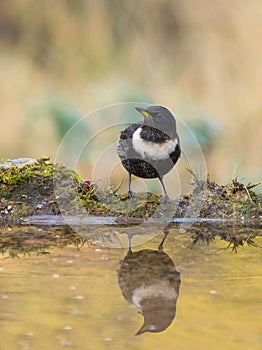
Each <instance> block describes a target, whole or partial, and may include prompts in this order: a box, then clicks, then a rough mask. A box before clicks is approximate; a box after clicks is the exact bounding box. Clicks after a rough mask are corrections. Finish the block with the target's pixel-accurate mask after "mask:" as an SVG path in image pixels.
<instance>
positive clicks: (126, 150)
mask: <svg viewBox="0 0 262 350" xmlns="http://www.w3.org/2000/svg"><path fill="white" fill-rule="evenodd" d="M141 125H142V123H134V124H131V125H129V127H127V128H126V129H125V130H123V131H121V133H120V137H119V139H118V142H117V146H116V151H117V154H118V156H119V157H120V159H122V160H123V159H129V158H135V153H136V152H135V151H134V149H133V145H132V136H133V134H134V132H135V131H136V130H137V129H138V128H139V127H140V126H141Z"/></svg>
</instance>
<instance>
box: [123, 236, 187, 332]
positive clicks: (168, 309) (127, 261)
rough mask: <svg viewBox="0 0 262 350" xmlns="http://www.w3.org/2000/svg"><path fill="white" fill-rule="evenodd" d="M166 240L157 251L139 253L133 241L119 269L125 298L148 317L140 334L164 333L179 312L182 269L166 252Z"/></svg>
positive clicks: (150, 250) (148, 250) (149, 250)
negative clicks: (134, 250) (178, 303)
mask: <svg viewBox="0 0 262 350" xmlns="http://www.w3.org/2000/svg"><path fill="white" fill-rule="evenodd" d="M164 240H165V238H164V239H163V241H162V243H161V244H160V245H159V247H158V249H157V250H153V249H143V250H140V251H137V252H132V249H131V243H130V247H129V250H128V253H127V255H126V257H125V258H124V259H123V260H122V261H121V264H120V269H119V270H118V284H119V287H120V289H121V292H122V294H123V296H124V298H125V299H126V300H127V301H128V302H129V303H132V304H133V305H135V306H136V307H137V308H138V309H139V310H140V311H141V313H142V315H143V317H144V323H143V326H142V327H141V328H140V329H139V331H138V332H137V333H136V335H140V334H142V333H145V332H162V331H164V330H165V329H166V328H167V327H169V326H170V324H171V323H172V321H173V319H174V318H175V315H176V304H177V298H178V296H179V289H180V283H181V279H180V272H178V271H177V270H176V267H175V264H174V262H173V261H172V259H171V258H170V257H169V256H168V254H166V253H165V252H164V251H163V243H164Z"/></svg>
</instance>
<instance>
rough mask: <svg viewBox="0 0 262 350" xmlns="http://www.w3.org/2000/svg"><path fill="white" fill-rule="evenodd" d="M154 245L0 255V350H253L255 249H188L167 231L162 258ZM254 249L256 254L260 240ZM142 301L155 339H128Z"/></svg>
mask: <svg viewBox="0 0 262 350" xmlns="http://www.w3.org/2000/svg"><path fill="white" fill-rule="evenodd" d="M33 229H35V230H39V229H38V228H33ZM111 229H112V228H111ZM111 229H110V228H108V230H111ZM162 238H163V234H159V235H158V236H156V237H154V238H153V239H152V240H150V241H148V242H146V243H144V244H143V245H139V246H135V247H133V248H132V253H130V252H129V253H128V248H127V247H125V248H122V249H117V248H109V247H103V246H102V245H101V244H98V243H97V244H94V243H92V244H91V243H88V242H87V243H85V244H83V245H82V246H81V244H79V245H78V247H77V246H76V245H74V246H73V245H69V246H64V247H63V248H59V247H55V248H52V249H50V254H47V255H41V254H40V255H37V254H35V253H31V254H30V256H29V255H27V254H25V256H20V258H17V257H16V258H13V259H12V258H8V257H7V254H4V255H3V256H2V258H1V260H0V275H1V285H0V305H1V316H0V325H1V344H0V349H1V350H9V349H14V350H16V349H22V350H30V349H37V350H38V349H48V348H50V349H61V348H64V347H68V348H69V349H70V348H71V349H110V348H111V349H125V348H128V349H156V348H162V349H208V348H210V349H236V350H239V349H261V346H262V334H261V333H262V332H261V324H262V315H261V310H262V308H261V301H262V296H261V295H262V294H261V289H262V288H261V286H262V278H261V265H262V263H261V248H259V247H254V246H248V245H244V247H243V248H242V247H240V248H239V249H238V250H237V254H235V253H234V252H232V251H231V250H230V249H225V248H226V246H227V243H226V242H225V241H222V240H221V239H220V238H219V237H217V238H216V239H215V240H214V241H212V242H210V244H209V245H207V244H204V243H202V244H196V245H195V246H194V247H193V249H190V248H189V246H190V245H191V243H192V238H191V236H190V235H189V234H188V233H185V232H181V230H177V229H171V230H170V232H169V235H168V236H167V239H166V241H165V243H164V249H163V251H162V250H161V249H160V250H159V249H158V246H159V244H160V243H161V241H162ZM131 242H132V241H131ZM255 242H256V244H257V245H258V246H260V247H261V246H262V239H261V237H259V236H258V237H256V239H255ZM80 246H81V247H80ZM138 252H140V253H138ZM42 253H43V251H42ZM135 254H137V255H135ZM124 259H125V260H124ZM179 273H180V275H179ZM136 276H137V277H136ZM172 276H173V277H172ZM179 279H180V280H181V284H180V282H179ZM143 283H144V284H146V285H147V286H149V285H150V286H151V287H150V288H146V286H145V285H144V287H141V286H142V285H143ZM168 283H169V284H168ZM152 286H153V287H152ZM155 286H158V287H155ZM170 286H171V287H170ZM140 287H141V288H142V289H141V288H140ZM139 288H140V289H139ZM154 288H155V289H154ZM165 288H166V293H165ZM172 288H173V289H172ZM134 290H138V291H139V293H140V294H139V293H137V295H138V296H137V297H136V298H134V300H133V301H135V302H132V293H133V292H134ZM152 290H153V291H152ZM156 290H157V291H159V290H161V291H162V294H161V293H159V295H158V296H157V295H156V294H157V292H156ZM163 291H164V292H163ZM141 293H142V294H141ZM146 293H148V296H147V295H146ZM141 295H142V297H144V298H147V299H146V300H147V301H146V302H145V303H144V305H145V306H144V310H143V313H144V316H145V317H147V318H148V319H150V320H151V321H152V320H153V321H152V323H155V324H156V323H157V322H158V321H159V319H160V318H161V319H162V323H161V322H160V323H161V327H162V328H164V329H162V330H161V331H160V332H157V333H155V332H154V333H152V332H145V333H143V334H141V335H135V334H136V333H137V332H138V330H139V329H141V326H142V325H143V322H144V317H143V315H142V314H141V310H140V309H139V307H138V305H135V304H139V298H140V304H141V298H142V297H141ZM130 296H131V297H130ZM150 305H151V306H150ZM140 306H141V305H140ZM161 306H162V309H161ZM170 310H171V311H170ZM172 310H173V311H172ZM169 311H170V312H169ZM154 312H155V313H156V315H157V316H156V317H155V319H154ZM168 323H170V324H169V325H167V324H168Z"/></svg>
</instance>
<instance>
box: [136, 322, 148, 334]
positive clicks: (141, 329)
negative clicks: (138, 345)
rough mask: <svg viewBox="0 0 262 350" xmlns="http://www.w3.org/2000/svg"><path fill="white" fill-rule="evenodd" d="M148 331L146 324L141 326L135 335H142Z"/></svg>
mask: <svg viewBox="0 0 262 350" xmlns="http://www.w3.org/2000/svg"><path fill="white" fill-rule="evenodd" d="M148 329H149V327H148V326H147V325H146V324H143V326H142V327H141V328H140V329H139V330H138V331H137V332H136V334H135V335H140V334H143V333H145V332H147V331H148Z"/></svg>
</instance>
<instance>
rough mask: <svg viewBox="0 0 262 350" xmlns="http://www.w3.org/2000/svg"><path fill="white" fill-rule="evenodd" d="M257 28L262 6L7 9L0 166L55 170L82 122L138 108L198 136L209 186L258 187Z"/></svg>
mask: <svg viewBox="0 0 262 350" xmlns="http://www.w3.org/2000/svg"><path fill="white" fill-rule="evenodd" d="M261 23H262V2H260V1H256V0H253V1H244V0H230V1H228V0H213V1H210V0H198V1H195V0H177V1H176V0H143V1H138V0H133V1H121V0H96V1H92V0H77V1H73V0H71V1H70V0H67V1H66V0H56V1H50V0H45V1H34V0H1V2H0V76H1V83H0V96H1V117H0V118H1V119H0V120H1V128H0V151H1V153H0V156H1V157H2V158H15V157H39V156H42V155H50V156H51V158H52V159H54V157H55V154H56V151H57V147H58V145H59V143H60V141H61V139H62V137H63V135H64V134H65V132H66V131H67V129H68V128H69V127H70V126H71V125H72V124H73V123H74V122H75V121H76V120H78V119H79V118H81V116H82V115H85V114H87V113H90V112H92V111H93V110H95V109H97V108H101V107H104V106H105V105H109V104H114V103H119V102H125V101H126V102H135V101H138V102H139V101H140V102H145V103H152V104H161V105H165V106H167V107H169V108H170V109H172V111H175V113H176V114H177V115H179V117H180V118H182V119H183V120H184V121H185V122H186V123H187V124H188V125H189V126H191V127H192V130H193V132H194V133H195V135H196V137H197V138H198V140H199V142H200V144H201V145H202V147H203V150H204V152H205V156H206V160H207V165H208V171H209V173H210V175H211V177H212V178H213V179H215V180H216V181H219V182H225V181H228V180H229V179H230V178H231V176H232V175H233V173H234V175H238V177H239V178H245V179H246V181H253V182H257V181H260V180H261V160H262V159H261V158H262V157H261V149H262V137H261V136H262V123H261V111H262V89H261V83H262V65H261V62H262V46H261V38H262V26H261ZM105 127H106V120H105ZM89 165H90V164H89ZM235 166H236V171H234V169H235ZM260 188H261V187H260Z"/></svg>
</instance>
